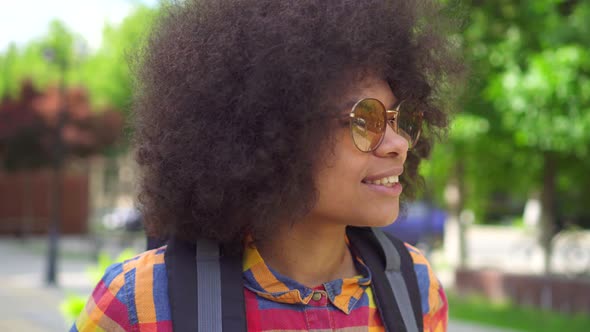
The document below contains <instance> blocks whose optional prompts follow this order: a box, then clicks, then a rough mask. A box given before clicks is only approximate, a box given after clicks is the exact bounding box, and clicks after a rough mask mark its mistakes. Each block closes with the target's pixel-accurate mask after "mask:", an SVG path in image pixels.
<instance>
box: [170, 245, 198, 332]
mask: <svg viewBox="0 0 590 332" xmlns="http://www.w3.org/2000/svg"><path fill="white" fill-rule="evenodd" d="M195 251H196V245H194V244H191V243H187V242H182V241H179V240H176V239H171V240H169V241H168V247H167V248H166V252H165V253H164V257H165V262H166V274H167V277H168V298H169V300H170V313H171V316H172V328H173V330H174V331H176V332H184V331H187V332H188V331H198V323H197V320H196V317H197V312H198V308H197V296H198V294H197V282H196V280H197V265H196V264H195Z"/></svg>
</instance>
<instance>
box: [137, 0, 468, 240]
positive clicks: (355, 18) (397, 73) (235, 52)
mask: <svg viewBox="0 0 590 332" xmlns="http://www.w3.org/2000/svg"><path fill="white" fill-rule="evenodd" d="M163 11H164V13H163V14H162V15H161V16H160V18H159V20H158V22H157V23H156V24H155V27H154V28H153V30H152V31H151V32H150V34H149V38H148V41H147V43H146V46H145V48H144V49H143V50H142V52H141V53H140V56H139V59H140V60H139V62H138V65H137V67H136V68H135V69H136V82H137V86H136V88H135V91H136V94H135V98H134V106H133V108H134V113H135V117H136V124H135V125H136V131H135V133H136V134H135V143H136V147H137V161H138V163H139V165H140V170H141V182H140V194H139V202H140V206H141V209H142V210H143V213H144V217H145V221H146V223H147V227H148V230H150V232H151V233H152V234H155V235H157V236H160V237H166V236H177V237H180V238H182V239H185V240H194V239H196V238H198V237H207V238H212V239H216V240H218V241H220V242H223V243H236V241H238V243H239V240H240V239H241V238H243V236H244V234H246V233H249V234H251V235H253V237H254V238H255V239H260V238H263V237H265V236H268V235H269V234H271V232H272V231H273V230H274V229H275V228H274V227H276V226H277V225H278V224H279V223H283V222H293V221H294V220H296V219H297V218H299V217H301V216H304V215H305V214H306V213H308V212H309V211H310V209H311V208H312V207H313V205H314V202H315V200H316V198H317V192H316V188H315V187H314V175H313V174H314V169H316V168H317V165H318V163H320V162H321V160H320V155H321V153H319V152H318V151H319V150H318V147H330V146H331V145H330V144H331V143H330V142H332V138H333V133H334V131H333V130H332V127H331V126H330V120H329V119H330V117H329V116H326V115H327V114H332V113H334V114H335V113H336V112H338V111H341V110H337V107H336V105H335V103H333V102H331V101H333V100H334V98H332V99H330V98H327V97H328V96H329V95H332V96H334V95H336V96H337V95H338V93H339V92H340V93H342V91H346V89H347V88H350V87H352V86H353V85H355V84H357V83H358V82H359V80H361V79H362V77H363V76H364V74H366V73H368V72H372V73H378V74H379V75H380V76H381V77H382V78H384V79H385V80H386V81H387V82H388V83H389V84H390V86H391V88H392V91H393V92H394V94H395V95H396V96H397V98H399V99H408V98H410V99H413V100H416V101H418V102H419V104H420V105H421V108H422V110H423V111H424V114H425V115H424V118H425V127H426V129H427V130H426V135H425V136H423V138H422V139H421V140H420V142H419V144H418V145H417V146H416V148H415V149H414V150H412V152H411V153H409V155H408V159H407V162H406V167H405V169H406V171H405V172H404V176H403V177H402V179H401V181H402V183H404V195H408V194H409V193H411V192H412V191H413V190H409V189H412V188H413V187H414V186H413V184H414V183H415V182H416V180H417V179H419V176H418V174H417V167H418V164H419V162H420V159H422V158H424V157H426V156H427V155H428V153H429V151H430V147H431V145H432V138H433V137H434V136H435V135H436V134H437V133H439V132H441V129H444V128H445V127H446V126H447V123H448V119H447V113H446V112H445V111H443V110H442V108H441V106H440V103H439V102H438V101H437V100H438V98H437V91H439V90H440V89H439V88H440V87H441V86H442V84H443V83H445V82H448V80H449V77H452V76H453V74H454V71H455V70H457V69H458V68H459V67H460V66H459V65H458V61H457V58H456V57H455V56H454V55H453V52H451V51H452V44H451V43H450V42H449V38H448V34H447V33H446V31H447V30H446V29H442V28H441V27H443V28H444V27H446V26H447V25H446V24H439V23H440V22H446V21H445V20H443V19H442V18H441V17H442V16H441V15H440V13H441V10H440V8H438V7H437V5H436V4H434V3H430V2H423V1H416V0H363V1H359V0H322V1H319V0H297V1H292V0H188V1H183V2H179V3H175V4H172V5H170V4H169V5H167V6H165V7H164V8H163Z"/></svg>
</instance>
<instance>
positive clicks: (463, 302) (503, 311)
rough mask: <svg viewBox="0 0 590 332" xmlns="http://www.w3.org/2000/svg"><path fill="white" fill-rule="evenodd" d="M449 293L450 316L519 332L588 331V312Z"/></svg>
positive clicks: (589, 316) (589, 326)
mask: <svg viewBox="0 0 590 332" xmlns="http://www.w3.org/2000/svg"><path fill="white" fill-rule="evenodd" d="M448 296H449V308H450V309H449V314H450V317H451V318H453V319H457V320H463V321H471V322H477V323H481V324H485V325H489V326H496V327H505V328H511V329H515V330H518V331H522V332H590V315H589V314H576V315H572V314H563V313H559V312H553V311H546V310H540V309H535V308H523V307H518V306H515V305H513V304H511V303H508V302H505V303H492V302H490V301H489V300H486V299H484V298H483V297H477V296H469V297H458V296H457V295H454V294H448Z"/></svg>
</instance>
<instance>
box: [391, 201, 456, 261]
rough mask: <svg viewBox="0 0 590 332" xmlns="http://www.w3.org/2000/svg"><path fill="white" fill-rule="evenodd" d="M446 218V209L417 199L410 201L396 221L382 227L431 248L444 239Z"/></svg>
mask: <svg viewBox="0 0 590 332" xmlns="http://www.w3.org/2000/svg"><path fill="white" fill-rule="evenodd" d="M446 219H447V213H446V212H445V211H444V210H442V209H440V208H437V207H436V206H434V205H432V204H430V203H427V202H424V201H417V202H412V203H409V204H408V205H407V206H406V209H405V210H402V213H400V216H399V217H398V218H397V220H396V221H395V222H393V223H392V224H391V225H388V226H385V227H383V228H382V229H383V230H384V231H385V232H388V233H391V234H393V235H395V236H396V237H397V238H399V239H401V240H402V241H405V242H407V243H409V244H411V245H414V246H418V247H420V248H422V249H426V250H430V249H431V248H432V247H434V246H435V245H436V244H437V243H439V242H441V241H442V238H443V234H444V224H445V220H446Z"/></svg>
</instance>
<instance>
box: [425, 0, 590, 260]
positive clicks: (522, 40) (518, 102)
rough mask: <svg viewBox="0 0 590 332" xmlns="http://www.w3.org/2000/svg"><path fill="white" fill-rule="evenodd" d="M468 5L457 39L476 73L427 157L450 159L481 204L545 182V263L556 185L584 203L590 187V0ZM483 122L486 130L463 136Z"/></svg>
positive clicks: (473, 202) (470, 198)
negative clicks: (444, 138)
mask: <svg viewBox="0 0 590 332" xmlns="http://www.w3.org/2000/svg"><path fill="white" fill-rule="evenodd" d="M465 9H466V10H465V13H467V15H468V18H469V19H468V22H467V24H466V26H465V29H464V30H463V31H462V34H461V38H460V40H461V42H462V45H463V47H464V51H465V57H466V60H467V61H466V62H467V63H468V64H469V66H470V68H471V77H470V80H469V82H468V88H467V91H466V93H465V95H464V97H463V99H462V102H463V103H462V105H463V107H462V114H461V115H459V116H458V117H457V118H456V121H457V123H456V124H454V125H453V129H452V131H451V135H450V140H449V143H448V144H447V145H446V146H442V148H441V147H440V146H439V147H438V148H437V149H438V150H435V154H434V159H433V161H432V162H431V165H436V164H437V163H438V162H439V161H441V160H442V161H445V162H443V164H445V163H446V164H447V165H449V166H448V167H447V168H446V174H447V176H451V175H452V174H456V175H459V176H460V177H461V178H462V180H461V181H462V182H463V183H464V184H465V186H464V187H465V188H464V189H465V191H466V192H468V193H469V195H464V196H465V197H466V200H465V203H466V205H470V206H471V207H476V208H479V210H480V211H485V210H488V207H486V205H487V203H486V202H489V201H490V200H489V198H490V197H491V196H490V195H491V194H492V193H494V192H496V191H500V192H506V193H508V194H511V195H515V196H522V195H526V193H527V192H528V191H530V190H531V189H534V188H535V187H537V188H540V189H541V192H542V206H543V208H542V210H543V213H542V225H543V232H542V234H541V236H540V240H541V242H542V243H543V245H544V247H545V249H546V253H547V254H546V267H548V259H549V257H550V252H551V246H550V243H551V237H552V235H553V234H554V232H555V230H556V228H557V227H556V225H557V221H558V219H557V214H558V212H559V211H558V210H557V209H558V206H557V202H558V201H559V200H558V197H559V196H560V195H557V193H562V194H564V193H565V194H568V197H570V198H571V199H570V200H568V201H567V203H568V205H567V206H568V208H570V209H572V208H573V209H576V208H577V209H580V210H581V207H582V206H583V204H584V203H583V200H582V197H587V195H590V189H589V188H590V176H589V175H588V172H587V171H583V169H584V168H586V169H587V167H588V162H587V161H585V160H586V159H587V156H588V154H589V153H590V151H589V149H590V51H589V45H590V26H589V25H588V24H587V18H588V17H590V3H588V2H587V1H577V0H567V1H566V0H526V1H519V2H514V1H510V0H499V1H481V0H480V1H477V0H473V1H470V2H468V3H467V4H466V8H465ZM470 122H471V123H470ZM473 122H475V123H473ZM481 124H484V127H485V128H486V130H485V131H484V132H483V133H480V134H478V135H465V134H466V133H469V131H472V130H473V128H478V127H479V126H480V125H481ZM461 128H463V129H468V130H467V131H465V130H463V129H461ZM456 130H459V131H461V130H463V131H464V133H463V134H460V135H457V134H454V133H453V132H454V131H456ZM461 137H464V138H465V139H462V138H461ZM437 158H438V159H437ZM458 166H459V167H458ZM431 167H439V168H440V166H431ZM457 168H458V169H459V172H457V171H456V170H457ZM453 169H454V170H455V171H452V170H453ZM558 170H559V171H558ZM574 174H575V176H576V178H575V179H576V180H575V181H572V180H571V179H573V176H574ZM439 181H441V180H439ZM439 192H440V190H439ZM570 193H575V194H570ZM439 196H442V194H439ZM561 206H562V207H563V206H566V205H565V204H563V203H562V205H561Z"/></svg>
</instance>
